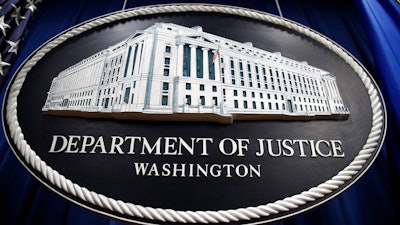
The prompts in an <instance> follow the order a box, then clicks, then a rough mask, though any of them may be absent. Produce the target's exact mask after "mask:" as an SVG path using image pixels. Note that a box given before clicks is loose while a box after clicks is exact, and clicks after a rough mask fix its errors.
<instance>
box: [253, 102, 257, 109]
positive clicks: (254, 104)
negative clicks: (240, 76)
mask: <svg viewBox="0 0 400 225" xmlns="http://www.w3.org/2000/svg"><path fill="white" fill-rule="evenodd" d="M256 108H257V105H256V102H255V101H253V109H256Z"/></svg>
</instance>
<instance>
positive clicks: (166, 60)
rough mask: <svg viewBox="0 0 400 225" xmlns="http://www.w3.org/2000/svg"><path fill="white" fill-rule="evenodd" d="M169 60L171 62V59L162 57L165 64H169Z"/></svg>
mask: <svg viewBox="0 0 400 225" xmlns="http://www.w3.org/2000/svg"><path fill="white" fill-rule="evenodd" d="M170 62H171V59H170V58H165V59H164V64H165V65H166V66H169V64H170Z"/></svg>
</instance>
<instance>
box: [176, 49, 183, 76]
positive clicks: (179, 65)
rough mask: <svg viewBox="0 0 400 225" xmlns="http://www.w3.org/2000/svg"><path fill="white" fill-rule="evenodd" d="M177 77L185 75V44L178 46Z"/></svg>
mask: <svg viewBox="0 0 400 225" xmlns="http://www.w3.org/2000/svg"><path fill="white" fill-rule="evenodd" d="M176 75H177V76H178V77H181V76H182V75H183V43H179V44H178V54H177V56H176Z"/></svg>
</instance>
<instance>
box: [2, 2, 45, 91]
mask: <svg viewBox="0 0 400 225" xmlns="http://www.w3.org/2000/svg"><path fill="white" fill-rule="evenodd" d="M0 2H1V3H0V4H1V6H0V30H1V31H0V75H1V76H0V88H2V87H3V85H4V83H5V81H6V80H7V79H6V77H7V76H8V75H9V73H10V70H11V69H12V64H13V62H14V60H15V56H16V55H17V54H18V49H19V45H20V43H21V40H22V39H23V37H24V35H25V33H26V30H27V28H28V26H29V24H30V20H31V18H32V16H33V13H34V12H35V11H37V5H38V2H40V0H2V1H1V0H0Z"/></svg>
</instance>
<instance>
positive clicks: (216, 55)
mask: <svg viewBox="0 0 400 225" xmlns="http://www.w3.org/2000/svg"><path fill="white" fill-rule="evenodd" d="M218 52H219V49H217V50H215V52H214V55H213V61H212V62H213V63H215V62H216V61H217V59H218V54H219V53H218Z"/></svg>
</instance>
